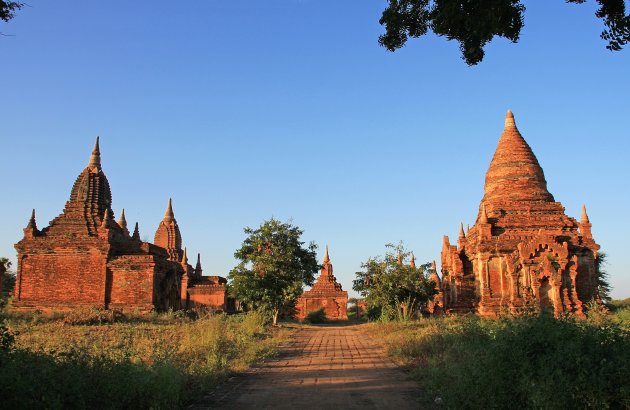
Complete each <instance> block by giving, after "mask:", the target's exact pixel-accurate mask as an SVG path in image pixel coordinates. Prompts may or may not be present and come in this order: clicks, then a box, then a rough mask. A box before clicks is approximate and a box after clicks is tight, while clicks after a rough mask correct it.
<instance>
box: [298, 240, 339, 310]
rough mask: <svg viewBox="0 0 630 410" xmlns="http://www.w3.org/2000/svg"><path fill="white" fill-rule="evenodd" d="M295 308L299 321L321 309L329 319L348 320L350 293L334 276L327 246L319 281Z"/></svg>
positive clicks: (301, 297)
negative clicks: (343, 288)
mask: <svg viewBox="0 0 630 410" xmlns="http://www.w3.org/2000/svg"><path fill="white" fill-rule="evenodd" d="M295 307H296V315H295V316H296V317H297V318H298V319H304V318H305V317H306V315H307V314H308V312H312V311H316V310H319V309H321V308H324V311H325V312H326V318H328V319H331V320H347V319H348V312H347V309H348V292H346V291H344V290H342V289H341V284H339V283H338V282H337V279H336V278H335V276H334V275H333V266H332V263H330V258H329V257H328V246H326V254H325V255H324V261H323V262H322V268H321V271H320V274H319V277H318V278H317V281H316V282H315V284H314V285H313V287H312V288H311V289H310V290H307V291H306V292H304V293H303V294H302V296H300V297H299V299H298V300H297V302H296V304H295Z"/></svg>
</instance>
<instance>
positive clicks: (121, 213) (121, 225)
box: [118, 208, 127, 229]
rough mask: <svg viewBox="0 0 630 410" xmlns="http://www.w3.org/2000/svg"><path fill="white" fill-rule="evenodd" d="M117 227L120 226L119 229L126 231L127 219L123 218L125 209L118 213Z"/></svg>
mask: <svg viewBox="0 0 630 410" xmlns="http://www.w3.org/2000/svg"><path fill="white" fill-rule="evenodd" d="M118 225H120V227H121V228H123V229H127V218H125V208H123V209H122V211H120V219H119V220H118Z"/></svg>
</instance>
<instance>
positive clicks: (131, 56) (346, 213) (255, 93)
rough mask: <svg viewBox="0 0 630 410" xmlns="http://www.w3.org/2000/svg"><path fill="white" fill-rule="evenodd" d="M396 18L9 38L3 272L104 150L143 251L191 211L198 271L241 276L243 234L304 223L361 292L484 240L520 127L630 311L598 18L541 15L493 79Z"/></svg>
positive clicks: (1, 52) (155, 15) (176, 7)
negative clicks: (394, 32) (372, 282)
mask: <svg viewBox="0 0 630 410" xmlns="http://www.w3.org/2000/svg"><path fill="white" fill-rule="evenodd" d="M386 3H387V2H386V1H365V0H345V1H339V0H272V1H271V0H268V1H261V0H249V1H238V2H236V1H197V2H186V3H176V2H172V1H169V2H166V1H153V2H150V3H147V2H129V1H109V2H96V1H75V2H58V1H55V2H50V1H39V0H31V1H29V5H30V7H27V8H25V9H24V10H22V11H20V12H19V14H18V16H17V17H16V18H15V19H14V20H13V21H11V22H10V23H9V24H4V23H0V31H1V32H3V33H5V34H12V35H14V36H13V37H0V59H1V61H2V65H1V66H0V67H1V68H0V73H1V76H2V87H1V88H0V119H1V124H2V126H1V127H0V142H1V145H0V147H1V148H0V149H1V153H2V161H0V178H1V184H2V188H3V190H2V202H1V204H2V205H1V212H0V232H1V235H0V256H2V255H6V256H9V257H10V258H11V259H12V260H13V261H15V250H14V248H13V244H14V243H15V242H17V241H18V240H19V239H20V238H21V237H22V228H23V227H24V226H25V225H26V223H27V221H28V217H29V214H30V210H31V208H36V209H37V216H38V224H39V227H40V228H41V227H43V226H46V224H47V222H48V221H50V220H51V219H53V218H54V217H55V216H57V215H58V214H59V213H60V212H61V210H62V209H63V206H64V204H65V201H66V200H67V199H68V195H69V193H70V188H71V186H72V183H73V182H74V180H75V178H76V176H77V175H78V174H79V173H80V172H81V170H82V169H83V168H84V167H85V166H86V163H87V160H88V157H89V153H90V150H91V148H92V144H93V142H94V137H95V136H96V135H100V136H101V152H102V155H103V169H104V171H105V173H106V174H107V176H108V178H109V181H110V184H111V186H112V194H113V207H114V210H115V212H116V217H118V215H119V213H120V208H121V207H124V208H125V210H126V213H127V219H128V220H129V222H130V224H133V223H134V222H135V221H138V222H139V223H140V232H141V236H142V237H143V238H145V239H151V240H152V238H153V234H154V233H155V229H156V227H157V224H158V223H159V221H160V220H161V218H162V216H163V213H164V210H165V207H166V203H167V200H168V198H169V197H173V205H174V210H175V216H176V218H177V220H178V222H179V225H180V228H181V231H182V235H183V238H184V243H185V245H186V246H187V247H188V250H189V252H190V253H191V254H193V253H197V252H201V254H202V259H203V264H204V272H205V273H206V274H219V275H226V274H227V273H228V272H229V270H230V269H231V268H232V267H233V266H234V264H235V260H234V258H233V253H234V250H235V249H236V248H238V247H239V245H240V243H241V242H242V240H243V239H244V234H243V232H242V228H243V227H244V226H257V225H258V224H260V222H262V221H263V220H264V219H267V218H269V217H271V216H275V217H277V218H279V219H282V220H286V219H288V218H292V219H293V222H294V223H295V224H297V225H299V226H300V227H302V228H303V229H304V231H305V233H304V239H305V240H307V241H310V240H314V241H315V242H316V243H317V244H319V245H320V248H321V250H323V247H324V245H325V244H326V243H328V244H329V246H330V256H331V259H332V262H333V264H334V268H335V274H336V275H337V277H338V279H339V280H340V281H341V283H342V284H343V286H344V289H347V290H350V288H351V280H352V278H353V277H354V272H355V271H357V270H359V267H360V263H361V261H363V260H366V259H367V258H368V257H369V256H375V255H379V254H383V252H384V250H385V248H384V244H385V243H387V242H398V241H399V240H404V242H405V244H406V245H407V247H408V248H409V249H410V250H413V251H414V252H415V254H416V257H417V259H418V260H419V261H421V262H424V261H430V260H432V259H436V260H438V259H439V252H440V248H441V244H442V235H444V234H448V235H450V236H451V238H454V237H456V235H457V231H458V227H459V223H460V222H463V223H464V225H466V224H471V225H472V224H473V223H474V219H475V217H476V212H477V207H478V204H479V201H480V200H481V197H482V196H483V183H484V175H485V172H486V170H487V167H488V165H489V163H490V159H491V157H492V154H493V152H494V149H495V147H496V143H497V141H498V138H499V136H500V134H501V130H502V127H503V119H504V115H505V112H506V110H507V109H508V108H511V109H512V110H513V111H514V113H515V116H516V120H517V124H518V125H519V128H520V130H521V132H522V133H523V135H524V137H525V139H526V140H527V141H528V142H529V144H530V145H531V146H532V148H533V150H534V152H535V154H536V155H537V157H538V160H539V161H540V163H541V165H542V167H543V169H544V171H545V176H546V178H547V181H548V185H549V189H550V191H551V193H552V194H553V195H554V196H555V198H556V200H558V201H560V202H562V203H563V204H564V206H565V207H566V212H567V214H568V215H570V216H574V217H579V214H580V208H581V205H582V203H586V204H587V207H588V211H589V215H590V218H591V222H592V223H593V234H594V236H595V239H596V240H597V241H598V242H599V243H600V244H601V246H602V250H603V251H605V252H606V253H607V254H608V256H609V265H608V271H609V273H610V276H611V281H612V284H613V286H614V291H613V296H615V297H628V296H630V259H629V258H628V255H629V254H630V252H629V251H628V248H627V246H628V245H627V237H628V233H629V232H630V226H629V223H628V213H629V211H630V193H629V192H630V190H629V189H628V187H629V183H628V178H629V177H630V171H629V168H628V152H629V151H630V142H629V141H630V110H629V108H630V103H629V102H628V96H629V95H630V77H629V75H628V74H629V73H630V50H626V51H622V52H620V53H611V52H609V51H607V50H606V49H605V48H604V46H605V43H604V42H603V41H602V40H600V39H599V33H600V32H601V31H602V29H603V27H602V24H601V22H600V21H599V20H597V19H596V18H595V17H594V11H595V5H594V4H592V3H594V2H593V1H589V4H586V5H581V6H579V5H569V4H566V3H565V2H564V1H562V0H553V1H545V2H541V1H528V2H526V5H527V13H526V22H525V28H524V29H523V31H522V35H521V41H520V43H518V44H516V45H514V44H512V43H509V42H508V41H505V40H501V39H498V40H495V41H493V42H492V43H491V44H490V45H489V46H488V47H487V49H486V58H485V60H484V61H483V62H482V63H481V64H480V65H479V66H477V67H468V66H466V65H465V64H464V63H463V61H462V60H461V58H460V55H459V51H458V46H457V44H456V43H454V42H447V41H446V40H444V39H442V38H436V37H427V38H422V39H420V40H415V41H411V42H410V43H409V44H408V45H407V46H406V47H405V48H404V49H402V50H399V51H398V52H396V53H389V52H387V51H386V50H385V49H383V48H381V47H379V46H378V44H377V37H378V35H379V34H381V33H382V32H383V28H382V27H381V26H380V25H379V24H378V19H379V17H380V14H381V12H382V10H383V9H384V8H385V6H386ZM321 256H322V255H321V254H320V257H321Z"/></svg>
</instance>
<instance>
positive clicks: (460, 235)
mask: <svg viewBox="0 0 630 410" xmlns="http://www.w3.org/2000/svg"><path fill="white" fill-rule="evenodd" d="M459 237H460V238H465V237H466V234H465V233H464V223H463V222H460V223H459Z"/></svg>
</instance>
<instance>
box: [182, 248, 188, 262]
mask: <svg viewBox="0 0 630 410" xmlns="http://www.w3.org/2000/svg"><path fill="white" fill-rule="evenodd" d="M182 264H184V265H187V264H188V252H187V251H186V248H184V254H183V255H182Z"/></svg>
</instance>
